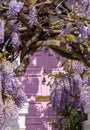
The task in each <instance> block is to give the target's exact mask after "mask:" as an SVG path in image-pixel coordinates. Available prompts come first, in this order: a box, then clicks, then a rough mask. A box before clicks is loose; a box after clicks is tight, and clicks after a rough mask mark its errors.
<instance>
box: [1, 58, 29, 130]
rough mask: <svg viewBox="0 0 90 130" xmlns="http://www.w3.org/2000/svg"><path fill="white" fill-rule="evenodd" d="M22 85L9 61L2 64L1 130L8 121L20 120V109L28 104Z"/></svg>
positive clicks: (3, 61)
mask: <svg viewBox="0 0 90 130" xmlns="http://www.w3.org/2000/svg"><path fill="white" fill-rule="evenodd" d="M21 86H22V84H21V82H20V80H19V79H18V78H17V77H16V75H15V73H14V71H13V65H12V63H10V62H9V61H6V60H2V61H1V62H0V90H1V91H0V130H3V127H4V124H5V122H6V121H7V120H11V119H14V120H17V119H18V109H19V108H21V107H22V106H23V104H24V102H26V100H27V97H26V95H25V93H24V92H23V90H22V88H21Z"/></svg>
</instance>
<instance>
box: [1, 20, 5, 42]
mask: <svg viewBox="0 0 90 130" xmlns="http://www.w3.org/2000/svg"><path fill="white" fill-rule="evenodd" d="M3 42H4V21H3V20H1V19H0V44H2V43H3Z"/></svg>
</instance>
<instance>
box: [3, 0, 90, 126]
mask: <svg viewBox="0 0 90 130" xmlns="http://www.w3.org/2000/svg"><path fill="white" fill-rule="evenodd" d="M89 21H90V1H89V0H1V1H0V90H1V91H0V100H1V101H0V102H1V104H0V105H1V106H3V107H0V113H1V115H3V116H1V118H3V119H4V120H3V119H1V118H0V124H1V126H0V127H2V126H3V125H2V124H4V121H5V119H8V118H7V117H9V118H11V115H13V114H14V112H15V111H14V110H17V109H15V107H16V108H18V107H20V106H21V104H22V103H23V102H24V101H25V98H24V97H25V95H24V93H23V92H22V94H21V90H22V89H21V87H20V86H21V85H20V83H19V81H18V79H17V76H21V75H23V74H24V73H25V71H26V68H27V66H28V64H29V63H30V60H31V57H32V56H33V54H34V53H35V52H37V51H40V50H41V49H45V47H47V48H50V49H51V50H53V51H54V52H55V53H57V54H58V55H59V56H62V57H64V58H66V59H68V61H65V62H63V65H64V66H66V67H65V68H69V70H68V69H66V72H67V73H68V75H67V74H65V75H63V76H61V75H60V76H61V77H59V78H60V80H59V87H61V85H62V84H64V81H65V82H66V80H67V78H69V79H68V81H69V88H70V90H69V93H68V94H69V96H70V97H71V95H73V93H72V91H73V89H74V87H75V86H73V83H74V85H76V86H78V87H80V86H79V85H80V84H83V85H81V86H82V87H81V88H82V89H80V91H79V89H78V91H79V92H77V89H76V88H75V92H76V94H75V95H74V96H76V95H77V93H79V94H80V95H81V97H82V100H81V101H82V102H81V103H80V104H79V106H78V107H79V108H81V106H82V110H83V105H84V104H85V103H86V100H85V101H84V98H83V96H84V94H86V93H82V91H83V89H87V91H88V90H89V87H88V85H87V83H89V82H90V81H89V78H90V77H89V75H90V69H89V67H90V22H89ZM18 57H19V58H20V64H19V65H18V66H17V67H15V68H13V62H14V61H15V60H16V59H17V58H18ZM71 60H72V61H73V62H74V65H75V66H77V67H76V68H77V69H75V70H76V71H73V73H74V74H73V73H72V72H71V71H70V70H73V69H72V67H71V66H72V65H71V62H72V61H71ZM79 61H80V62H79ZM74 65H73V67H75V66H74ZM82 66H83V67H82ZM80 68H82V69H81V70H80ZM67 70H68V71H67ZM57 76H58V75H56V77H57ZM76 76H77V77H78V76H79V81H78V79H76ZM63 78H64V79H63ZM61 79H62V80H61ZM56 81H57V79H55V82H56ZM82 81H83V82H84V83H82ZM87 81H88V82H87ZM76 82H77V83H76ZM16 84H18V85H16ZM77 84H78V85H77ZM84 84H85V85H84ZM56 86H58V85H56ZM70 86H71V87H70ZM72 86H73V87H72ZM64 88H65V86H64V85H63V89H62V90H63V91H65V92H67V89H64ZM69 88H68V89H69ZM71 89H72V90H71ZM56 90H57V87H55V91H56ZM87 91H85V92H87ZM61 92H62V91H61ZM20 94H21V95H20ZM64 94H65V96H66V93H64ZM70 94H71V95H70ZM22 95H23V96H22ZM57 95H58V94H57ZM67 96H68V95H67ZM18 98H19V100H18ZM22 99H23V100H22ZM67 99H68V98H67ZM75 99H77V98H75ZM9 101H10V103H9V104H8V102H9ZM22 101H23V102H22ZM87 101H88V102H89V99H88V98H87ZM70 102H71V101H69V103H70ZM83 102H84V104H83ZM65 103H68V102H67V101H66V100H65ZM6 104H7V105H6ZM10 104H11V106H13V107H14V105H15V107H14V108H13V109H12V107H11V106H8V105H10ZM12 104H14V105H12ZM55 104H56V103H55ZM59 105H60V104H59ZM56 106H57V104H56ZM71 106H72V105H71ZM59 107H60V109H59V111H60V110H61V105H60V106H59ZM62 107H66V105H65V104H64V106H63V105H62ZM7 108H8V109H7ZM54 108H55V109H56V108H57V107H54ZM11 109H12V111H13V113H12V111H11ZM7 111H9V114H7ZM5 113H6V114H5ZM76 114H77V113H76ZM13 117H14V115H13V116H12V118H13Z"/></svg>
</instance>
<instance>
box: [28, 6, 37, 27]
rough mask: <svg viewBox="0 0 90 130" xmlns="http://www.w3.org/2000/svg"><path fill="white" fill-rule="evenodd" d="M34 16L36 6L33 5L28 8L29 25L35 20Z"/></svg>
mask: <svg viewBox="0 0 90 130" xmlns="http://www.w3.org/2000/svg"><path fill="white" fill-rule="evenodd" d="M35 17H36V7H35V6H33V7H31V8H30V9H29V22H28V23H29V25H30V27H32V26H33V24H34V22H35Z"/></svg>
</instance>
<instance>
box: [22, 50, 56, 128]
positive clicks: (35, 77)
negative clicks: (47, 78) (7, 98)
mask: <svg viewBox="0 0 90 130" xmlns="http://www.w3.org/2000/svg"><path fill="white" fill-rule="evenodd" d="M57 65H58V60H57V58H56V57H54V56H53V55H48V53H43V51H40V52H38V53H36V54H34V56H33V57H32V62H31V63H30V65H29V66H28V68H27V71H26V73H25V75H24V77H23V84H24V88H25V92H26V94H27V96H28V98H30V106H29V110H28V115H27V116H26V130H54V129H53V128H52V127H51V125H50V119H51V118H55V115H54V113H53V112H52V107H51V104H50V102H49V100H48V99H46V97H48V96H49V94H50V91H49V87H46V86H45V84H43V83H42V81H43V70H44V69H45V70H55V69H56V68H57ZM40 96H41V97H42V96H44V98H43V100H41V99H42V98H40ZM38 97H39V99H38ZM45 99H46V100H45Z"/></svg>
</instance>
